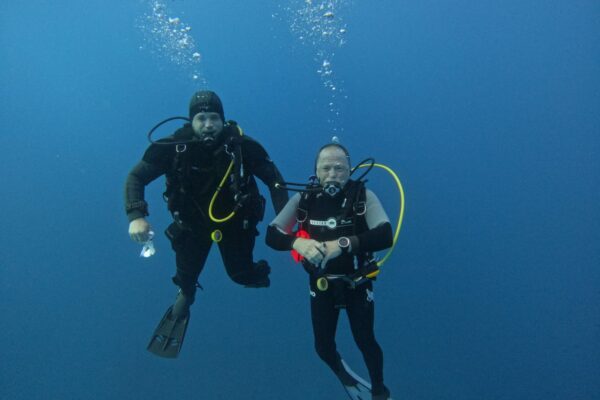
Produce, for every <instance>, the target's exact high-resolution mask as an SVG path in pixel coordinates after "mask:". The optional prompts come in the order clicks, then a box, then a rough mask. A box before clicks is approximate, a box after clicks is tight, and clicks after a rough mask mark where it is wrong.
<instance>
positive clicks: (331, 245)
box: [321, 240, 342, 268]
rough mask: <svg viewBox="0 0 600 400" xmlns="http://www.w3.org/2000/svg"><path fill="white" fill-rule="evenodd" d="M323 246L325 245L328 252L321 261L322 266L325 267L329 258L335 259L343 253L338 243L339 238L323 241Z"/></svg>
mask: <svg viewBox="0 0 600 400" xmlns="http://www.w3.org/2000/svg"><path fill="white" fill-rule="evenodd" d="M323 246H324V247H325V249H326V252H325V257H324V258H323V261H322V263H321V267H322V268H325V267H326V266H327V263H328V262H329V260H333V259H334V258H336V257H339V255H340V254H342V249H341V248H340V245H339V244H338V241H337V240H330V241H328V242H323Z"/></svg>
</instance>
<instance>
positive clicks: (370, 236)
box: [349, 222, 394, 253]
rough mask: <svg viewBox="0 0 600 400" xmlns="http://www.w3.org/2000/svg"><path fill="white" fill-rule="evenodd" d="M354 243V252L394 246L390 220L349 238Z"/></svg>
mask: <svg viewBox="0 0 600 400" xmlns="http://www.w3.org/2000/svg"><path fill="white" fill-rule="evenodd" d="M349 239H350V241H351V243H352V246H351V247H352V253H362V252H373V251H379V250H383V249H387V248H389V247H391V246H392V243H393V240H394V235H393V233H392V225H391V224H390V223H389V222H384V223H383V224H381V225H379V226H377V227H375V228H373V229H369V230H368V231H366V232H363V233H359V234H358V235H356V236H354V237H350V238H349Z"/></svg>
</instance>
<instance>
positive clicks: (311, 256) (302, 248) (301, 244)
mask: <svg viewBox="0 0 600 400" xmlns="http://www.w3.org/2000/svg"><path fill="white" fill-rule="evenodd" d="M292 247H293V248H294V250H296V251H297V252H298V254H300V255H301V256H303V257H304V258H306V259H307V260H308V261H309V262H310V263H311V264H313V265H319V264H320V263H321V261H323V258H324V257H325V255H326V250H325V246H324V245H323V243H320V242H317V241H316V240H313V239H304V238H297V239H296V240H294V245H293V246H292Z"/></svg>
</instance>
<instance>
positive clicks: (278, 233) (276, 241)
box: [265, 194, 300, 250]
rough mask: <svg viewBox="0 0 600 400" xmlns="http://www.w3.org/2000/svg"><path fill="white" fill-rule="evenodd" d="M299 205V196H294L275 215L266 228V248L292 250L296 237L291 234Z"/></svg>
mask: <svg viewBox="0 0 600 400" xmlns="http://www.w3.org/2000/svg"><path fill="white" fill-rule="evenodd" d="M299 203H300V195H299V194H295V195H294V196H292V198H291V199H290V200H289V201H288V202H287V204H286V205H285V207H284V208H283V210H282V211H281V212H280V213H279V214H277V216H276V217H275V219H274V220H273V221H271V223H270V224H269V227H268V228H267V237H266V239H265V240H266V242H267V246H269V247H271V248H273V249H275V250H292V246H293V244H294V240H296V236H295V235H294V234H293V233H292V231H293V228H294V225H295V224H296V212H297V210H298V204H299Z"/></svg>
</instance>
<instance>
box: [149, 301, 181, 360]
mask: <svg viewBox="0 0 600 400" xmlns="http://www.w3.org/2000/svg"><path fill="white" fill-rule="evenodd" d="M189 322H190V313H189V311H188V312H187V313H186V314H184V315H181V316H178V317H175V316H173V306H171V307H169V309H168V310H167V312H166V313H165V315H164V317H163V318H162V319H161V320H160V322H159V323H158V326H157V327H156V330H155V331H154V334H153V335H152V339H150V343H149V344H148V351H149V352H151V353H153V354H155V355H157V356H159V357H165V358H177V356H178V355H179V352H180V351H181V346H182V345H183V339H184V337H185V331H186V330H187V326H188V323H189Z"/></svg>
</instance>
